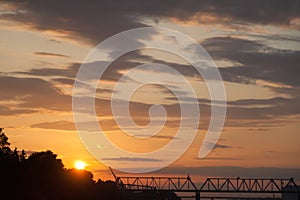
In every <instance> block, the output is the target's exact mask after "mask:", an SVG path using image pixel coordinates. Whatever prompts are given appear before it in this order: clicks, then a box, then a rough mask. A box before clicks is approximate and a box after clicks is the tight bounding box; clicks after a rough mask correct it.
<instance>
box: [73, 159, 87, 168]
mask: <svg viewBox="0 0 300 200" xmlns="http://www.w3.org/2000/svg"><path fill="white" fill-rule="evenodd" d="M85 166H86V164H85V162H83V161H81V160H77V161H76V162H75V164H74V167H75V168H76V169H78V170H83V169H85Z"/></svg>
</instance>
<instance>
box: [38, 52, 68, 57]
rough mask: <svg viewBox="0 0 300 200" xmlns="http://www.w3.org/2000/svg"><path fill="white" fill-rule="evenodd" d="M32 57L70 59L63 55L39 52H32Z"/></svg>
mask: <svg viewBox="0 0 300 200" xmlns="http://www.w3.org/2000/svg"><path fill="white" fill-rule="evenodd" d="M34 55H37V56H45V57H62V58H70V56H67V55H64V54H58V53H49V52H41V51H37V52H34Z"/></svg>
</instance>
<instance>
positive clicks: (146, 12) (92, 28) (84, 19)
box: [1, 0, 300, 44]
mask: <svg viewBox="0 0 300 200" xmlns="http://www.w3.org/2000/svg"><path fill="white" fill-rule="evenodd" d="M6 2H8V3H10V4H12V5H13V6H12V7H13V9H11V10H9V12H6V13H4V14H2V15H1V19H6V20H13V21H16V22H19V23H22V24H24V25H26V26H27V27H31V28H34V29H38V30H52V31H54V32H60V35H63V36H62V37H68V38H71V39H73V40H78V41H85V42H89V43H93V44H97V43H98V42H100V41H101V40H103V39H104V38H107V37H109V36H111V35H113V34H117V33H119V32H121V31H124V30H127V29H130V28H137V27H141V26H145V24H144V23H143V19H147V18H150V19H153V20H154V21H155V20H156V21H157V20H159V19H162V18H167V19H177V20H181V21H188V20H195V19H196V21H197V22H198V23H199V24H203V23H210V24H211V23H218V24H225V25H227V26H231V25H236V24H245V25H247V24H249V23H253V24H272V25H280V26H292V25H293V24H292V23H293V21H295V20H296V19H299V17H300V14H299V13H300V6H299V2H298V1H297V0H286V1H282V0H264V1H263V2H262V1H260V0H253V1H247V2H242V1H239V0H229V1H226V2H223V1H218V0H204V1H197V0H189V1H184V2H182V1H180V0H175V1H171V0H167V1H159V0H154V1H151V2H149V1H146V0H144V1H137V0H133V1H130V2H123V1H119V2H117V3H116V2H112V1H97V0H92V1H83V0H80V1H76V2H74V1H68V0H63V1H43V2H40V1H36V0H20V1H6ZM296 28H299V27H297V26H296ZM54 34H55V33H54ZM145 37H146V38H148V39H149V36H143V38H145ZM79 38H81V39H79Z"/></svg>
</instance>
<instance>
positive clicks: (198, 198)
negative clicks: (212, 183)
mask: <svg viewBox="0 0 300 200" xmlns="http://www.w3.org/2000/svg"><path fill="white" fill-rule="evenodd" d="M195 200H200V192H199V191H197V192H196V196H195Z"/></svg>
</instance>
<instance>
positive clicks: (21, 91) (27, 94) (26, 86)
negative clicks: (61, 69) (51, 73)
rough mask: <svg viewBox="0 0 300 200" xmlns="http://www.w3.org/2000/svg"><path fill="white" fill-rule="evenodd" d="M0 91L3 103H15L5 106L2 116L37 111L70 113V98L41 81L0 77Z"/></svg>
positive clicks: (51, 85)
mask: <svg viewBox="0 0 300 200" xmlns="http://www.w3.org/2000/svg"><path fill="white" fill-rule="evenodd" d="M0 91H2V92H1V99H2V100H3V101H15V103H14V104H13V105H11V104H7V105H5V107H8V108H9V109H6V110H7V111H6V112H1V113H0V114H2V115H3V114H5V113H6V114H8V113H10V114H13V113H15V114H20V113H31V112H34V111H37V110H39V109H48V110H56V111H71V96H69V95H66V94H64V93H63V91H62V90H61V89H59V88H57V87H55V86H54V85H53V84H52V83H50V82H48V81H45V80H43V79H39V78H18V77H13V76H0ZM11 107H12V108H16V109H12V108H11ZM33 110H34V111H33ZM8 111H9V112H8Z"/></svg>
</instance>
